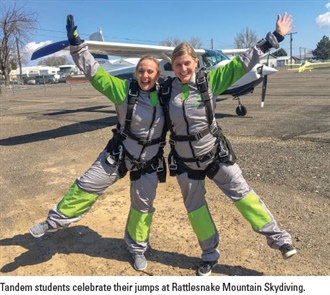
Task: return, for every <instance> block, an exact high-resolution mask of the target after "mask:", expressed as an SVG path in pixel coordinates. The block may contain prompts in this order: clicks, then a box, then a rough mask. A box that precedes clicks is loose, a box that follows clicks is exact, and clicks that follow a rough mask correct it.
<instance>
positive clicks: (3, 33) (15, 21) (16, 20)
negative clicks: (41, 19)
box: [0, 2, 37, 84]
mask: <svg viewBox="0 0 330 295" xmlns="http://www.w3.org/2000/svg"><path fill="white" fill-rule="evenodd" d="M2 3H3V2H1V5H0V11H1V14H0V49H1V50H0V71H1V72H2V74H3V75H4V77H5V80H6V84H8V83H9V73H10V71H11V64H17V66H18V67H19V68H20V70H21V68H22V66H21V57H20V49H21V48H22V47H23V46H24V44H25V43H26V41H28V40H29V38H30V36H31V34H32V32H33V31H34V30H35V29H36V24H37V20H36V16H35V14H34V13H27V12H26V11H24V5H23V6H21V7H17V6H16V3H15V2H13V3H12V2H11V4H9V7H6V6H5V5H4V4H2ZM7 3H8V2H7Z"/></svg>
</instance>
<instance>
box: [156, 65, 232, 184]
mask: <svg viewBox="0 0 330 295" xmlns="http://www.w3.org/2000/svg"><path fill="white" fill-rule="evenodd" d="M172 82H173V78H171V77H168V78H167V79H166V80H165V81H164V83H163V84H162V85H161V87H160V92H159V93H160V94H159V100H160V103H161V106H162V107H163V109H164V113H165V118H166V122H167V127H168V129H169V130H170V131H171V135H170V146H171V152H170V155H169V159H168V162H169V170H170V175H171V176H175V175H177V174H178V175H180V174H182V173H184V172H187V173H188V177H189V178H191V179H204V178H205V176H206V175H207V176H208V177H209V178H211V179H212V178H213V177H214V175H215V174H216V173H217V172H218V170H219V164H220V163H226V164H229V165H233V164H234V163H235V161H236V155H235V153H234V151H233V149H232V147H231V144H230V142H229V140H228V139H227V138H226V137H225V136H224V135H223V134H222V132H221V128H220V126H218V124H216V126H215V125H214V124H213V119H214V116H213V113H214V112H213V107H212V103H211V98H210V95H209V92H208V89H209V87H208V72H207V71H206V70H205V69H200V70H199V71H198V72H197V73H196V85H197V89H198V90H199V92H200V94H201V97H202V101H203V103H204V106H205V113H206V118H207V122H208V127H207V128H205V129H203V130H202V131H200V132H198V133H196V134H188V135H177V134H175V132H174V130H173V128H172V121H171V118H170V114H169V101H170V98H171V92H172ZM210 133H211V134H212V135H213V136H215V137H216V143H215V145H214V147H213V149H212V150H211V151H210V152H208V153H207V154H204V155H202V156H199V157H192V158H184V157H181V156H179V155H178V153H177V152H176V151H175V142H176V141H188V142H189V145H190V148H191V150H192V151H193V149H192V143H191V142H192V141H195V140H199V139H201V138H203V137H204V136H205V135H207V134H210ZM212 158H214V161H212V163H210V164H209V165H208V166H207V168H206V169H205V170H193V169H191V168H189V167H188V166H187V165H185V163H184V162H196V163H197V165H199V162H205V161H207V160H210V159H212Z"/></svg>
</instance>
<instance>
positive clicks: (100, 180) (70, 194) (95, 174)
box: [47, 150, 118, 229]
mask: <svg viewBox="0 0 330 295" xmlns="http://www.w3.org/2000/svg"><path fill="white" fill-rule="evenodd" d="M117 170H118V167H117V166H114V165H110V164H108V162H106V150H104V151H103V152H101V154H100V155H99V156H98V158H97V159H96V161H95V162H94V163H93V164H92V166H91V167H90V168H89V169H88V170H87V171H86V172H85V173H84V174H83V175H82V176H81V177H78V178H77V179H76V181H75V182H74V183H73V184H72V186H71V187H70V188H69V190H68V191H67V193H66V194H65V196H64V197H63V199H62V200H61V201H60V202H59V203H58V204H57V205H56V206H55V207H54V208H53V209H51V210H49V213H48V218H47V222H48V223H49V225H50V226H51V227H53V228H55V229H59V228H63V227H67V226H69V224H70V223H72V222H76V221H78V220H80V219H81V218H82V217H84V216H85V214H86V213H87V212H88V211H89V210H90V209H91V207H92V206H93V204H94V203H95V202H96V200H97V199H98V197H99V196H100V195H101V194H103V193H104V191H105V190H106V189H107V188H108V187H109V186H110V185H112V184H113V183H115V182H116V180H117V179H118V173H117Z"/></svg>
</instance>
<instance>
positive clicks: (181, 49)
mask: <svg viewBox="0 0 330 295" xmlns="http://www.w3.org/2000/svg"><path fill="white" fill-rule="evenodd" d="M185 54H188V55H190V56H191V57H192V58H193V59H198V56H197V54H196V52H195V50H194V48H193V47H192V46H191V45H190V44H189V43H187V42H183V43H180V44H179V45H177V46H176V47H175V48H174V50H173V52H172V56H171V61H172V64H173V62H174V61H175V60H176V59H177V58H178V57H180V56H182V55H185Z"/></svg>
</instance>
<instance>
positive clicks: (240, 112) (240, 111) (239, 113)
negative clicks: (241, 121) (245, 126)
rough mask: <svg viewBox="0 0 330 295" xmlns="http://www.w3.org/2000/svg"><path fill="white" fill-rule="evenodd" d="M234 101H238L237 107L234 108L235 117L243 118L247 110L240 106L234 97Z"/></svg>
mask: <svg viewBox="0 0 330 295" xmlns="http://www.w3.org/2000/svg"><path fill="white" fill-rule="evenodd" d="M234 99H237V100H238V106H237V108H236V114H237V116H241V117H242V116H245V115H246V114H247V108H246V107H245V106H243V105H242V104H241V100H240V98H239V97H235V98H234Z"/></svg>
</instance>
